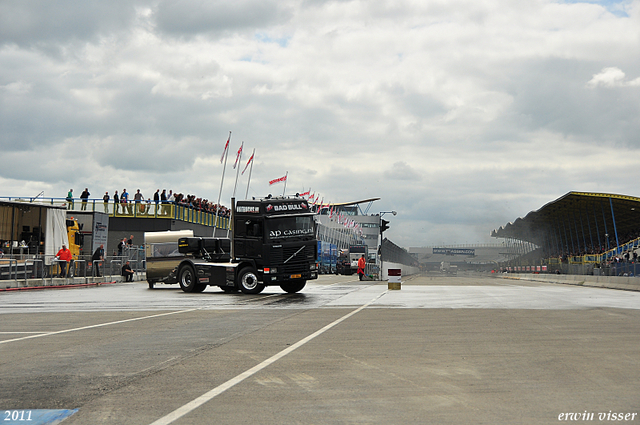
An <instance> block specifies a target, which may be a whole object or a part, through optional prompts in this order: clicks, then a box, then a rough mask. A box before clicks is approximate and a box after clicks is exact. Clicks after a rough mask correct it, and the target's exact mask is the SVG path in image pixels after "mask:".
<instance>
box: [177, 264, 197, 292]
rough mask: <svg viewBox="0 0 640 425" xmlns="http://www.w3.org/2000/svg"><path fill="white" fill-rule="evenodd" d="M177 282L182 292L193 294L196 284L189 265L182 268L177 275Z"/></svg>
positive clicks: (194, 275) (195, 278) (193, 273)
mask: <svg viewBox="0 0 640 425" xmlns="http://www.w3.org/2000/svg"><path fill="white" fill-rule="evenodd" d="M178 282H180V288H182V290H183V291H184V292H193V291H194V290H195V288H196V286H197V285H196V284H197V282H198V278H197V277H196V271H195V270H194V269H193V267H191V266H190V265H186V266H183V267H182V268H181V269H180V274H179V275H178Z"/></svg>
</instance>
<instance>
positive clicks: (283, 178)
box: [269, 175, 287, 186]
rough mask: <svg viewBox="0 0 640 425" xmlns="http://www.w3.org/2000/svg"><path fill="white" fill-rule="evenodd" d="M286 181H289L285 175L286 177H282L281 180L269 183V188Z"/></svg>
mask: <svg viewBox="0 0 640 425" xmlns="http://www.w3.org/2000/svg"><path fill="white" fill-rule="evenodd" d="M286 181H287V176H286V175H285V176H282V177H280V178H279V179H275V180H271V181H270V182H269V186H271V185H273V184H276V183H281V182H286Z"/></svg>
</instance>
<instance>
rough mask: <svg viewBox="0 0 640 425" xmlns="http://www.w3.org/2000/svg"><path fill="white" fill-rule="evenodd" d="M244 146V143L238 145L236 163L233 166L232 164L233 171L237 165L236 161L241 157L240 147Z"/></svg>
mask: <svg viewBox="0 0 640 425" xmlns="http://www.w3.org/2000/svg"><path fill="white" fill-rule="evenodd" d="M243 146H244V142H242V144H241V145H240V149H238V153H237V154H236V162H235V164H233V169H234V170H235V169H236V166H237V165H238V161H239V160H240V156H241V155H242V147H243Z"/></svg>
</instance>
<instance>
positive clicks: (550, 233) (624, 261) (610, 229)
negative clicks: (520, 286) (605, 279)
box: [491, 192, 640, 276]
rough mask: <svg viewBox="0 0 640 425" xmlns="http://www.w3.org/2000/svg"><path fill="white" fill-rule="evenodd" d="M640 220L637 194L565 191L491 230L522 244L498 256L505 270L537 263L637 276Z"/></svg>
mask: <svg viewBox="0 0 640 425" xmlns="http://www.w3.org/2000/svg"><path fill="white" fill-rule="evenodd" d="M639 222H640V198H636V197H633V196H627V195H616V194H608V193H587V192H569V193H567V194H566V195H564V196H562V197H560V198H558V199H556V200H554V201H551V202H549V203H548V204H546V205H544V206H543V207H542V208H540V209H539V210H536V211H531V212H530V213H528V214H527V215H526V216H525V217H523V218H522V217H521V218H518V219H516V220H515V221H514V222H512V223H508V224H506V225H505V226H502V227H500V228H499V229H496V230H493V231H492V232H491V236H492V237H495V238H500V239H504V244H505V245H507V246H512V247H513V246H517V247H519V248H521V249H522V251H521V252H520V253H519V255H517V256H515V257H513V258H510V259H509V260H507V261H505V262H501V266H503V267H504V268H506V269H507V270H521V269H520V268H521V267H530V266H541V269H539V268H537V267H536V269H535V270H543V271H544V270H546V271H548V272H554V273H570V274H596V275H615V276H619V275H633V276H635V275H637V273H638V272H640V267H638V270H637V271H636V265H638V259H637V255H638V253H637V252H636V250H637V248H638V247H639V246H640V237H639V236H640V226H639ZM514 268H515V269H514ZM525 270H526V269H525Z"/></svg>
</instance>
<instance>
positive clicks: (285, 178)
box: [282, 171, 289, 196]
mask: <svg viewBox="0 0 640 425" xmlns="http://www.w3.org/2000/svg"><path fill="white" fill-rule="evenodd" d="M288 175H289V172H288V171H287V173H286V174H285V175H284V190H283V191H282V196H284V193H285V192H286V191H287V176H288Z"/></svg>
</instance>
